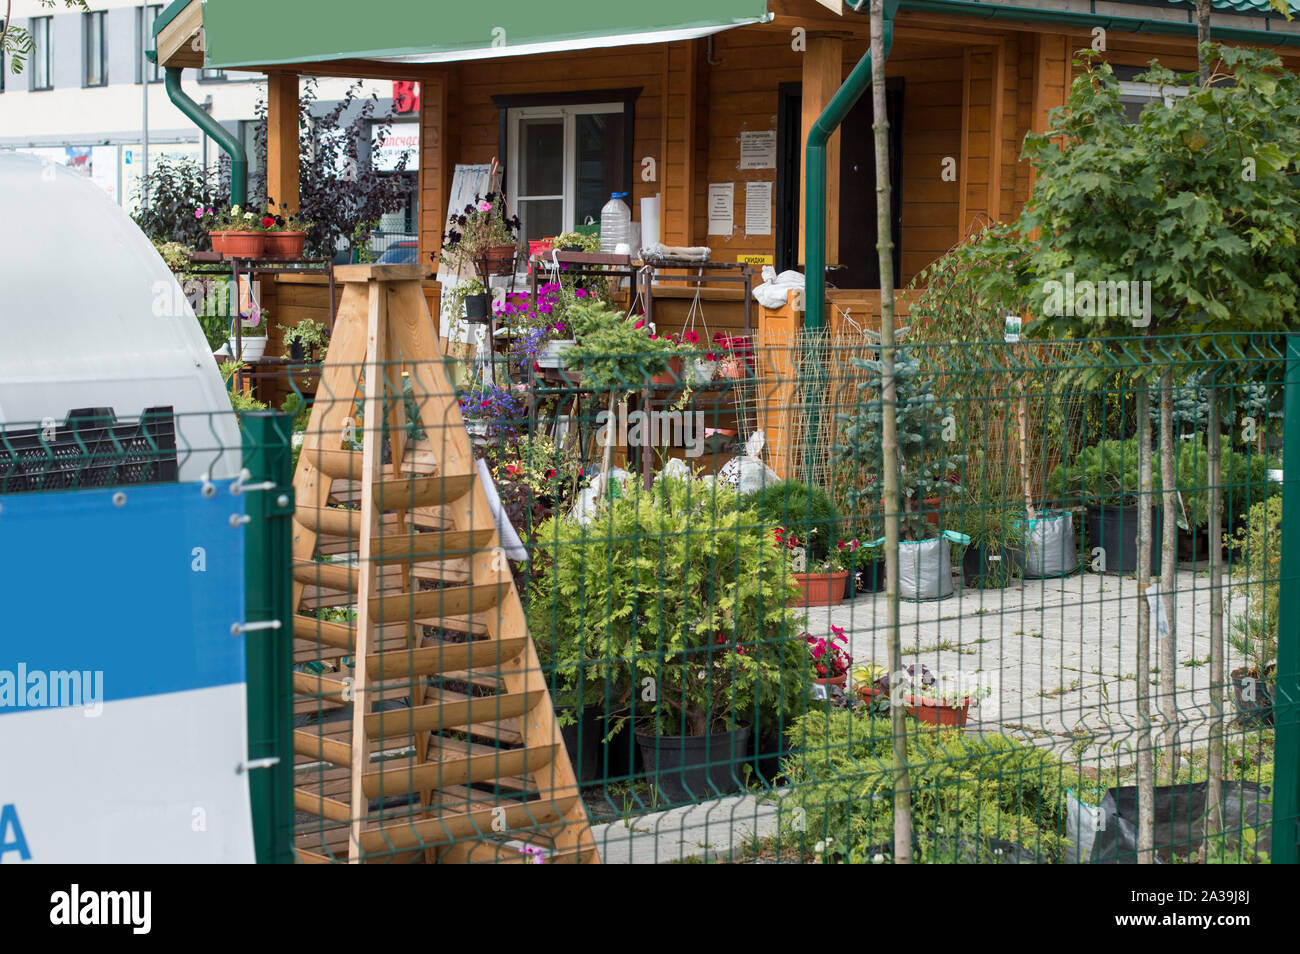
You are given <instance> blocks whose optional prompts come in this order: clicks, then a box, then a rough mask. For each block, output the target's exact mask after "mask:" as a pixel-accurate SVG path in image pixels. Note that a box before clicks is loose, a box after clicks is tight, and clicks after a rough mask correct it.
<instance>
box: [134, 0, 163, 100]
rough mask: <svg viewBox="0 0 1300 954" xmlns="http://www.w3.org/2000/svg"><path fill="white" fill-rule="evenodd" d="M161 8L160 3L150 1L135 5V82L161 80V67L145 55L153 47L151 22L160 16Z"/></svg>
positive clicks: (156, 81) (159, 81)
mask: <svg viewBox="0 0 1300 954" xmlns="http://www.w3.org/2000/svg"><path fill="white" fill-rule="evenodd" d="M162 9H163V8H162V4H161V3H150V4H146V5H145V6H143V7H136V10H135V21H136V22H135V26H136V30H135V35H136V57H135V81H136V82H137V83H143V82H145V81H146V80H147V81H148V82H150V83H161V82H162V78H163V71H162V67H161V66H159V65H158V64H157V63H151V62H150V61H149V57H148V56H146V54H147V53H148V52H149V51H150V50H152V49H153V24H154V21H155V20H157V19H158V17H160V16H162Z"/></svg>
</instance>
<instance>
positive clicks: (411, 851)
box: [293, 265, 599, 863]
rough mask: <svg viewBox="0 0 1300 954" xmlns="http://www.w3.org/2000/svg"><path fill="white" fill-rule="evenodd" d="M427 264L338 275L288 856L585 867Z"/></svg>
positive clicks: (298, 574)
mask: <svg viewBox="0 0 1300 954" xmlns="http://www.w3.org/2000/svg"><path fill="white" fill-rule="evenodd" d="M427 274H428V270H427V269H426V268H425V267H423V266H420V265H352V266H345V267H341V268H338V269H336V270H335V276H336V279H338V280H339V281H341V282H342V283H343V294H342V299H341V301H340V303H339V309H338V314H337V317H336V320H335V325H334V332H333V337H332V341H331V344H330V348H329V353H328V356H327V358H326V360H325V363H324V366H323V368H322V371H321V379H320V385H319V387H318V389H317V394H316V400H315V403H314V404H313V406H312V410H311V419H310V423H309V425H308V428H307V431H306V434H305V437H304V441H303V447H302V451H301V456H300V457H299V460H298V467H297V471H296V473H295V475H294V489H295V491H296V494H297V510H296V513H295V517H294V536H293V557H294V586H293V605H294V607H295V614H296V615H295V616H294V621H293V636H294V662H295V666H294V674H293V689H294V693H295V695H294V700H295V705H294V713H295V729H294V752H295V767H294V784H295V789H294V807H295V809H296V812H297V813H298V822H297V824H296V825H295V832H296V834H295V851H296V854H297V857H298V859H299V860H300V861H304V862H324V861H341V860H347V861H349V862H358V861H424V862H437V863H448V862H452V863H455V862H470V863H478V862H487V863H495V862H513V863H542V862H567V863H573V862H598V861H599V858H598V856H597V852H596V847H595V843H594V841H593V839H592V835H591V830H590V828H589V826H588V822H587V815H586V809H585V807H584V805H583V803H582V799H581V797H580V795H579V791H578V785H577V782H576V780H575V777H574V772H573V767H572V765H571V764H570V762H569V757H568V754H567V752H566V750H565V747H564V742H563V740H562V738H561V736H560V730H559V726H558V723H557V722H556V719H555V713H554V711H553V709H552V707H551V700H550V695H549V694H548V692H547V684H546V680H545V678H544V676H543V673H542V670H541V668H540V666H539V664H538V659H537V654H536V652H535V650H534V647H533V643H532V640H531V638H530V637H529V634H528V628H527V623H526V620H525V618H524V613H523V608H522V606H521V604H520V602H519V596H518V593H517V592H516V591H515V585H514V580H513V577H512V576H511V573H510V568H509V566H508V564H507V563H506V559H505V555H504V551H503V550H502V549H501V545H500V540H499V539H498V536H497V530H496V523H495V520H494V518H493V516H492V513H491V510H490V509H489V505H488V498H487V496H486V495H485V492H484V489H483V486H482V485H481V483H480V478H479V475H478V473H477V471H476V469H475V461H474V455H473V451H472V448H471V445H470V441H469V437H468V435H467V433H466V431H465V427H464V423H463V421H462V419H461V414H460V409H459V406H458V404H457V397H456V390H455V387H454V386H453V385H452V382H451V379H450V377H449V375H448V373H447V370H446V366H445V364H444V363H443V360H442V355H441V352H440V350H439V348H438V339H437V334H436V331H435V328H434V324H433V320H432V318H431V317H430V314H429V309H428V306H427V304H426V301H425V297H424V293H423V291H422V288H421V279H423V278H425V277H426V276H427ZM408 380H409V383H410V385H411V391H410V393H409V396H405V395H404V383H405V382H406V381H408ZM408 403H409V404H411V405H413V407H414V409H415V414H414V415H413V417H412V419H411V420H409V421H408V418H407V407H408ZM358 418H359V419H360V420H358ZM384 424H386V425H387V433H386V436H387V441H385V430H384ZM408 425H411V426H410V427H409V428H408ZM358 441H359V442H360V444H361V447H362V449H361V450H360V451H357V450H355V449H354V448H355V446H356V442H358ZM331 616H332V617H333V618H332V619H331V618H329V617H331Z"/></svg>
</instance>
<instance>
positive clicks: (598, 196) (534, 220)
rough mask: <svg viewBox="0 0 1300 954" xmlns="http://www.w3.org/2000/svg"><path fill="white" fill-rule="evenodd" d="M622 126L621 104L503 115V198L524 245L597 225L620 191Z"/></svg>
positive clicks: (537, 108) (514, 110) (541, 108)
mask: <svg viewBox="0 0 1300 954" xmlns="http://www.w3.org/2000/svg"><path fill="white" fill-rule="evenodd" d="M627 122H628V120H627V112H626V108H625V104H624V103H622V102H607V103H588V104H581V105H557V106H520V107H514V108H510V109H508V110H507V111H506V135H507V151H506V156H507V160H506V193H507V195H508V196H509V198H510V205H511V208H512V209H513V210H514V211H515V213H516V214H517V215H518V216H519V219H520V222H521V223H522V225H523V228H522V232H523V236H524V238H525V239H526V240H528V241H534V240H537V239H543V238H550V237H552V236H555V235H559V234H560V233H561V232H568V231H572V229H573V228H574V227H575V226H577V225H582V224H583V223H585V222H586V221H587V219H588V218H590V219H592V220H593V221H597V222H599V221H600V210H601V207H602V206H603V205H604V204H605V203H606V202H608V201H609V197H610V194H611V193H614V192H622V191H624V186H623V180H624V174H625V171H626V162H627V157H626V155H625V152H626V145H625V144H626V133H627V132H628V129H627Z"/></svg>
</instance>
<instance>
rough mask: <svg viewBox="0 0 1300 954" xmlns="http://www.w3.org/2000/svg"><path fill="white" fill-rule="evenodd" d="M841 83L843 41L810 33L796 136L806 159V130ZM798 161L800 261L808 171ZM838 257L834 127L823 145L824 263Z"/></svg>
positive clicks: (837, 168) (837, 156) (837, 146)
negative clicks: (824, 153)
mask: <svg viewBox="0 0 1300 954" xmlns="http://www.w3.org/2000/svg"><path fill="white" fill-rule="evenodd" d="M843 82H844V40H843V39H841V38H840V37H838V36H820V35H818V36H811V35H810V36H809V37H808V49H807V51H806V52H805V53H804V55H803V104H802V107H801V115H800V125H801V132H800V135H799V143H800V150H801V151H800V157H801V159H806V157H807V149H808V133H809V132H810V131H811V130H812V127H813V123H815V122H816V121H817V117H818V116H820V115H821V114H822V111H823V110H825V109H826V106H827V104H828V103H830V101H831V97H832V96H834V95H835V93H836V92H837V91H838V90H839V88H840V85H841V84H842V83H843ZM805 166H806V162H801V163H800V172H799V261H801V262H802V261H803V250H804V236H805V235H806V229H807V225H808V210H807V209H806V208H805V205H806V204H807V195H808V170H807V169H806V168H805ZM839 260H840V132H839V130H838V129H837V130H836V131H835V133H834V134H833V135H832V136H831V138H830V141H829V142H828V143H827V144H826V262H827V264H829V265H835V264H838V263H839Z"/></svg>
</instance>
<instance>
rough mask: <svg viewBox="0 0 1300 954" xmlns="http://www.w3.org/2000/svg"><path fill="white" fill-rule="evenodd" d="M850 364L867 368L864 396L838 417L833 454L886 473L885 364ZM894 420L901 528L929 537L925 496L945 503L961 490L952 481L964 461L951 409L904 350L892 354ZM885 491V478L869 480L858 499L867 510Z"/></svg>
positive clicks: (862, 361)
mask: <svg viewBox="0 0 1300 954" xmlns="http://www.w3.org/2000/svg"><path fill="white" fill-rule="evenodd" d="M852 360H853V363H854V364H855V365H856V366H858V367H859V368H862V369H864V370H866V371H868V372H869V376H868V378H867V380H866V381H864V382H863V383H862V384H861V389H862V396H861V397H860V398H859V400H858V403H857V406H856V408H855V409H854V412H853V414H851V415H848V414H841V415H837V416H836V420H837V421H839V422H841V423H842V424H844V425H845V426H844V428H843V440H844V443H843V444H841V445H839V446H837V447H836V448H835V457H836V459H837V460H838V461H840V462H841V463H844V464H847V465H848V466H849V467H852V468H859V469H865V470H869V471H872V472H874V473H877V474H883V472H884V445H883V443H882V441H883V435H884V407H885V402H884V400H883V399H882V397H881V389H882V386H883V373H884V365H883V363H882V362H880V361H871V360H867V359H865V358H853V359H852ZM894 387H895V395H896V399H895V402H896V411H895V419H896V420H897V427H898V489H899V493H900V495H901V496H900V499H901V503H902V507H903V510H904V514H903V517H902V518H901V524H900V527H901V532H902V533H903V534H904V535H905V536H906V537H908V538H909V539H913V540H919V539H925V538H927V537H929V536H932V535H933V533H932V530H933V528H932V527H930V526H929V525H928V524H927V523H926V522H925V519H924V516H923V515H922V514H921V513H920V510H921V506H922V502H923V501H924V500H925V498H927V497H942V498H944V503H945V504H948V503H949V502H950V501H951V500H952V499H953V498H954V497H957V496H959V495H960V494H961V493H962V488H961V486H960V485H959V484H958V483H957V482H956V480H955V478H956V476H957V468H958V467H960V466H961V465H962V464H963V463H965V462H966V455H965V454H963V453H959V452H958V448H960V447H961V444H960V442H959V441H958V440H957V433H956V429H957V425H956V417H955V416H954V414H953V411H952V408H950V407H947V406H945V405H942V404H940V403H939V400H938V398H936V397H935V390H936V389H935V381H934V375H933V374H932V373H930V372H927V371H925V370H923V369H922V366H921V361H920V359H919V358H917V357H914V356H913V354H912V353H911V352H910V351H909V349H907V348H899V349H898V350H897V352H895V355H894ZM883 492H884V482H883V480H882V481H869V482H868V483H867V485H866V487H865V488H863V489H861V490H859V491H858V502H859V503H860V504H861V505H862V506H863V507H865V508H871V507H874V506H875V505H876V503H877V502H878V501H879V499H880V497H881V495H882V494H883Z"/></svg>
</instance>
